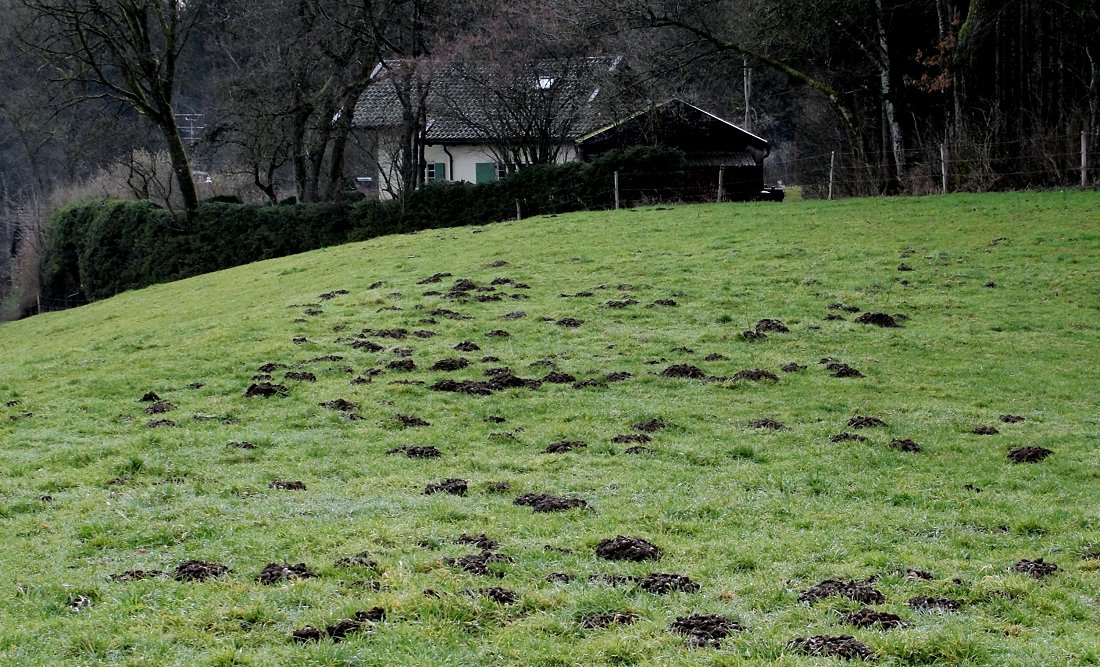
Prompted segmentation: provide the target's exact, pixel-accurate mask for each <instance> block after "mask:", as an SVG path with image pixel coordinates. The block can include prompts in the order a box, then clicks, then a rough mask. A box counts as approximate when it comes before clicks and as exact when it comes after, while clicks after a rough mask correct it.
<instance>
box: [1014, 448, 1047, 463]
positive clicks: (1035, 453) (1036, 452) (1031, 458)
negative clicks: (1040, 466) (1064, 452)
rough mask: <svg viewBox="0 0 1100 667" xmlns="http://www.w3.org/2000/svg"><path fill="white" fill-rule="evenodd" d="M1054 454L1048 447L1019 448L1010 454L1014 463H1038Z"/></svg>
mask: <svg viewBox="0 0 1100 667" xmlns="http://www.w3.org/2000/svg"><path fill="white" fill-rule="evenodd" d="M1053 453H1054V452H1053V451H1052V450H1049V449H1047V448H1046V447H1017V448H1016V449H1013V450H1012V451H1010V452H1009V453H1008V460H1009V461H1012V462H1013V463H1038V462H1039V461H1042V460H1043V459H1045V458H1046V457H1048V456H1050V455H1051V454H1053Z"/></svg>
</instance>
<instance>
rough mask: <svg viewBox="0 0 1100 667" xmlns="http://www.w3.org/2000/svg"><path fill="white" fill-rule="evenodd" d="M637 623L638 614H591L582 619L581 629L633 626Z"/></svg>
mask: <svg viewBox="0 0 1100 667" xmlns="http://www.w3.org/2000/svg"><path fill="white" fill-rule="evenodd" d="M637 622H638V615H637V614H631V613H622V612H614V613H611V614H590V615H588V616H585V617H584V618H582V619H581V627H582V628H585V629H586V630H595V629H597V628H606V627H609V626H612V625H633V624H635V623H637Z"/></svg>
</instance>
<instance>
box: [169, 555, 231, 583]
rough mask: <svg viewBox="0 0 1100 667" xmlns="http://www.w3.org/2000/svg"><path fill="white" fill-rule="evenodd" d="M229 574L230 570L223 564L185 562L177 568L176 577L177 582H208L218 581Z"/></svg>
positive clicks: (197, 561)
mask: <svg viewBox="0 0 1100 667" xmlns="http://www.w3.org/2000/svg"><path fill="white" fill-rule="evenodd" d="M228 572H229V568H228V567H226V566H225V565H222V564H221V563H210V562H207V561H201V560H185V561H183V562H182V563H180V564H179V565H177V566H176V571H175V574H174V577H175V579H176V581H206V580H208V579H217V578H218V577H220V576H222V575H224V574H226V573H228Z"/></svg>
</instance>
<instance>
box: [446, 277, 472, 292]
mask: <svg viewBox="0 0 1100 667" xmlns="http://www.w3.org/2000/svg"><path fill="white" fill-rule="evenodd" d="M476 289H478V286H477V283H475V282H474V281H472V280H467V279H466V278H459V279H458V280H456V281H455V284H454V285H451V294H462V293H464V292H472V291H474V290H476Z"/></svg>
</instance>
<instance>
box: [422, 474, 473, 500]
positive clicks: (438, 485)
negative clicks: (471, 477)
mask: <svg viewBox="0 0 1100 667" xmlns="http://www.w3.org/2000/svg"><path fill="white" fill-rule="evenodd" d="M433 493H449V494H450V495H452V496H464V495H466V480H464V479H459V478H457V477H448V478H447V479H445V480H443V481H441V482H435V483H432V484H428V485H427V486H426V487H424V495H427V496H430V495H432V494H433Z"/></svg>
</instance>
